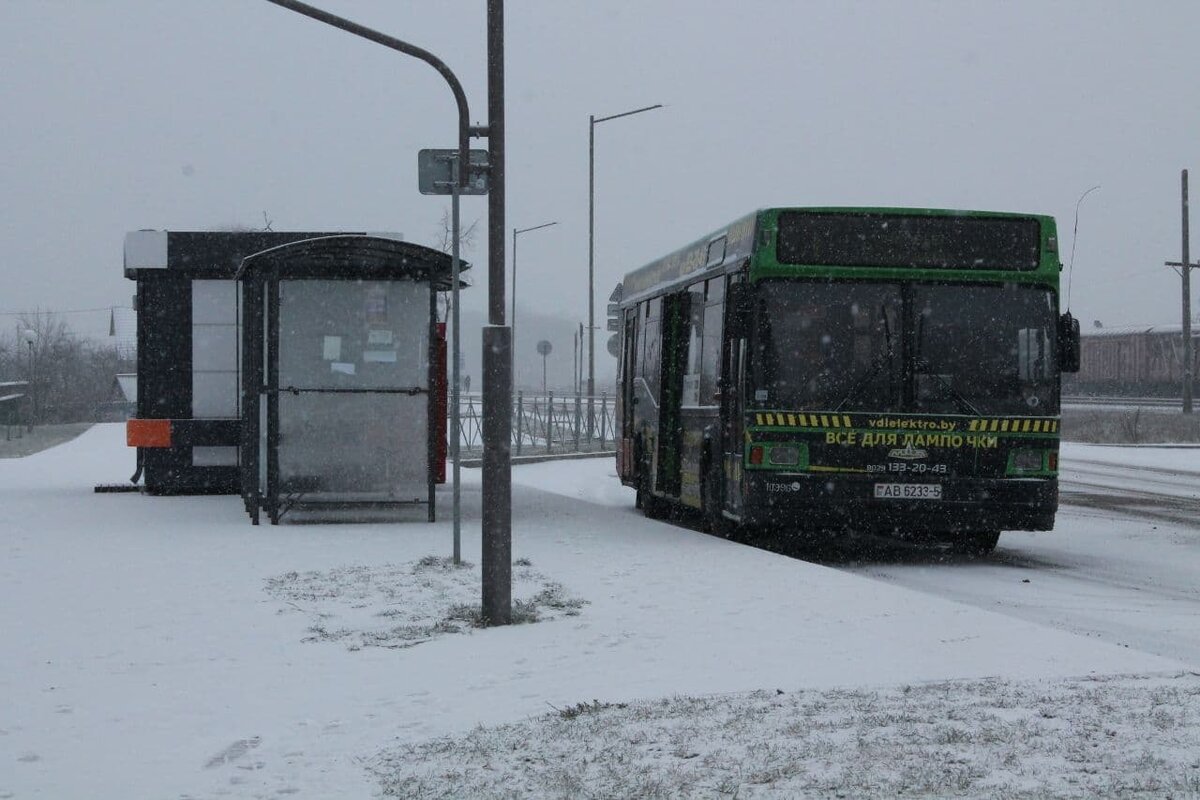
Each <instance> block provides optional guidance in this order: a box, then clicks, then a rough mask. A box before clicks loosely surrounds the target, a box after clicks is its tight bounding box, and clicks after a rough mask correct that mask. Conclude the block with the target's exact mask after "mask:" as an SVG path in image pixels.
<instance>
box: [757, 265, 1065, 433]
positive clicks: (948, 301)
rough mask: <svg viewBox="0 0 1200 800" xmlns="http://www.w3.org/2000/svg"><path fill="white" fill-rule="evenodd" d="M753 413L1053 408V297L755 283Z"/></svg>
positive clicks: (934, 287) (946, 287) (964, 287)
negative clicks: (774, 410)
mask: <svg viewBox="0 0 1200 800" xmlns="http://www.w3.org/2000/svg"><path fill="white" fill-rule="evenodd" d="M757 294H758V302H757V313H756V320H755V333H754V339H753V346H752V348H751V349H752V358H751V370H750V382H751V386H750V389H751V391H750V393H749V398H748V399H749V400H750V405H752V407H757V408H788V409H796V410H806V409H810V410H840V411H868V412H875V411H878V412H909V413H941V414H972V415H981V414H1014V415H1018V414H1020V415H1031V416H1042V415H1048V414H1056V413H1058V369H1057V363H1058V362H1057V355H1056V352H1055V341H1054V336H1055V325H1054V319H1055V316H1054V309H1055V302H1054V294H1053V292H1051V291H1050V290H1048V289H1044V288H1032V287H1025V286H1013V285H997V284H990V285H984V284H933V283H905V282H809V281H796V280H771V281H764V282H762V283H760V284H759V288H758V291H757Z"/></svg>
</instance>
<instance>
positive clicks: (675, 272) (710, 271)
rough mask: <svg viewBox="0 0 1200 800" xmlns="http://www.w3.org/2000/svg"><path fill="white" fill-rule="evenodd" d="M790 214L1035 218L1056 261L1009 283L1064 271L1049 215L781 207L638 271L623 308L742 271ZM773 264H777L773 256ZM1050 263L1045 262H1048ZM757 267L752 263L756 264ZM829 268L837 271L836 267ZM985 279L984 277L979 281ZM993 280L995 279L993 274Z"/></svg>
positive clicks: (626, 285) (625, 286) (859, 271)
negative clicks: (780, 220) (1051, 270)
mask: <svg viewBox="0 0 1200 800" xmlns="http://www.w3.org/2000/svg"><path fill="white" fill-rule="evenodd" d="M788 212H809V213H824V214H846V215H895V216H907V217H924V216H927V217H974V218H1007V219H1031V220H1037V221H1038V223H1039V225H1040V228H1041V243H1042V248H1041V249H1042V252H1043V254H1048V255H1049V256H1051V260H1052V264H1051V263H1050V262H1046V263H1044V264H1042V265H1041V267H1039V269H1038V270H1037V271H1036V272H1033V273H1024V274H1022V275H1020V276H1017V275H1008V274H1006V275H1005V277H1006V278H1016V279H1018V280H1028V279H1030V278H1031V277H1036V278H1038V279H1041V280H1044V279H1045V269H1043V267H1044V268H1049V267H1050V266H1054V267H1056V269H1054V274H1055V275H1057V271H1058V269H1061V264H1059V263H1058V260H1057V233H1056V228H1055V223H1054V218H1053V217H1050V216H1048V215H1044V214H1022V213H1016V212H1008V211H968V210H956V209H942V208H902V207H870V206H861V207H859V206H854V207H848V206H794V207H778V208H764V209H759V210H757V211H754V212H751V213H750V214H747V215H745V216H743V217H740V218H738V219H737V220H734V221H733V222H731V223H730V224H728V225H726V226H725V227H723V228H718V229H717V230H715V231H713V232H712V233H710V234H709V235H707V236H704V237H702V238H700V239H697V240H696V241H694V242H692V243H691V244H688V245H686V246H685V247H681V248H679V249H678V250H676V251H674V252H672V253H670V254H668V255H666V256H663V257H662V258H658V259H655V260H654V261H651V262H650V263H649V264H646V265H645V266H643V267H641V268H639V269H636V270H634V271H632V272H630V273H629V274H627V275H626V276H625V280H624V281H623V282H622V284H621V289H622V292H621V300H620V303H621V304H622V305H628V304H630V303H634V302H637V301H639V300H643V299H645V298H647V297H653V296H656V295H658V294H664V293H667V292H670V291H674V290H676V289H678V288H681V287H683V286H685V285H688V284H691V283H694V282H695V281H698V280H703V279H704V278H706V277H710V276H712V275H718V274H722V273H724V272H727V271H731V270H734V269H737V268H738V267H739V266H740V265H741V264H742V263H743V262H744V261H745V260H746V259H747V258H751V257H752V256H753V255H754V254H755V253H754V251H755V243H756V242H758V243H759V244H760V245H764V246H765V245H768V244H770V243H771V242H770V241H769V239H771V238H772V237H771V236H770V234H771V232H772V229H773V228H774V227H775V225H776V223H777V221H778V218H779V215H780V214H782V213H788ZM769 260H770V261H772V262H773V261H774V256H773V254H772V256H771V258H770V259H769ZM1043 260H1044V261H1045V259H1043ZM752 266H753V264H752ZM763 266H764V267H766V268H767V269H768V270H770V267H771V266H775V267H776V270H770V271H772V272H774V271H777V269H778V268H779V265H774V264H773V265H767V264H764V265H763ZM786 269H788V270H789V271H791V272H794V271H795V269H796V265H787V266H786ZM830 269H834V270H836V269H838V268H837V267H832V268H830ZM851 269H853V270H854V274H855V275H857V276H858V277H864V278H865V277H876V276H875V275H872V274H869V273H870V272H872V271H871V270H868V269H864V268H862V267H853V268H851ZM895 272H896V270H895V268H889V269H888V270H887V273H888V274H889V275H891V276H893V277H894V275H895ZM947 272H949V271H948V270H944V269H943V270H940V271H938V272H937V273H935V274H938V275H941V276H943V277H945V276H946V273H947ZM978 277H982V276H978ZM992 277H995V276H994V275H992Z"/></svg>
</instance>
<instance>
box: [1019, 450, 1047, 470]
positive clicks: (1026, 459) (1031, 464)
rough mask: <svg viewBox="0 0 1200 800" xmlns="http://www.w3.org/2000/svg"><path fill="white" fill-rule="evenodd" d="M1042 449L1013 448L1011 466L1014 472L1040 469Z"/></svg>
mask: <svg viewBox="0 0 1200 800" xmlns="http://www.w3.org/2000/svg"><path fill="white" fill-rule="evenodd" d="M1042 454H1043V451H1042V450H1014V451H1013V455H1012V468H1013V470H1014V471H1016V472H1040V471H1041V470H1042Z"/></svg>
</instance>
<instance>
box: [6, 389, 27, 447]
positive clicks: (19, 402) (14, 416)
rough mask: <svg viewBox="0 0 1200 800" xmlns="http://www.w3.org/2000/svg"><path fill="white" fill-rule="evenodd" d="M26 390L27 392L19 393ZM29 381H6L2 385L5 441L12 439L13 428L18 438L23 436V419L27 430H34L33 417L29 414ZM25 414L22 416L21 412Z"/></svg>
mask: <svg viewBox="0 0 1200 800" xmlns="http://www.w3.org/2000/svg"><path fill="white" fill-rule="evenodd" d="M19 389H24V390H26V391H17V390H19ZM28 389H29V381H5V382H3V383H0V425H3V426H4V439H5V441H8V440H11V439H12V434H13V428H16V430H17V438H18V439H19V438H21V436H22V431H21V428H22V419H21V418H22V417H24V418H25V419H24V425H25V427H26V428H27V429H29V430H33V417H32V415H31V414H30V413H29V394H28ZM22 411H24V412H25V413H24V414H22V413H21V412H22Z"/></svg>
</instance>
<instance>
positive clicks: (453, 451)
mask: <svg viewBox="0 0 1200 800" xmlns="http://www.w3.org/2000/svg"><path fill="white" fill-rule="evenodd" d="M459 169H460V165H459V163H458V159H457V158H456V159H454V162H453V164H452V165H451V174H450V176H451V181H450V184H451V188H450V238H451V242H450V334H451V336H452V337H453V339H454V350H453V351H452V353H451V357H452V359H453V363H454V366H453V367H452V369H451V378H450V456H451V458H453V459H454V467H453V469H454V475H453V477H452V478H451V480H453V482H454V486H453V493H454V510H453V517H454V524H453V527H454V563H455V564H460V563H462V505H461V504H462V494H461V490H460V486H461V483H460V482H459V478H460V477H461V475H460V472H459V469H460V467H459V461H460V460H461V459H460V458H459V448H460V447H461V445H462V442H461V439H462V434H461V432H460V431H459V413H458V402H459V388H458V385H459V379H460V376H459V374H458V373H459V368H458V362H459V360H460V358H459V354H460V351H461V349H460V348H459V346H458V343H459V338H458V336H459V319H458V271H459V269H460V265H459V261H458V233H459V231H458V224H459V220H458V171H459Z"/></svg>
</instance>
